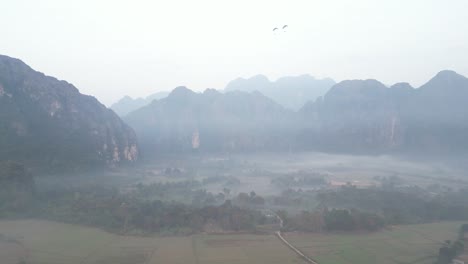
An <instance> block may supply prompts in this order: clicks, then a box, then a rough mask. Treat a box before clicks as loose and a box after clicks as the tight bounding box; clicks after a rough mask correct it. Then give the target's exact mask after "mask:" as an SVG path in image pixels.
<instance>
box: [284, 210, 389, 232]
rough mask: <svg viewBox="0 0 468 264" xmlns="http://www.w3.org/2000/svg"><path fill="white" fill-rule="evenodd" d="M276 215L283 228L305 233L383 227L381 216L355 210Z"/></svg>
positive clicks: (371, 229)
mask: <svg viewBox="0 0 468 264" xmlns="http://www.w3.org/2000/svg"><path fill="white" fill-rule="evenodd" d="M278 215H280V217H281V218H282V219H283V221H284V228H286V229H288V230H299V231H306V232H322V231H329V232H333V231H356V230H368V231H375V230H378V229H380V228H382V227H383V226H384V225H385V220H384V219H383V217H382V216H379V215H377V214H373V213H367V212H363V211H359V210H356V209H353V210H347V209H331V210H328V209H324V210H316V211H313V212H310V211H302V212H301V213H300V214H297V215H294V216H288V214H287V213H286V212H285V211H280V212H279V213H278Z"/></svg>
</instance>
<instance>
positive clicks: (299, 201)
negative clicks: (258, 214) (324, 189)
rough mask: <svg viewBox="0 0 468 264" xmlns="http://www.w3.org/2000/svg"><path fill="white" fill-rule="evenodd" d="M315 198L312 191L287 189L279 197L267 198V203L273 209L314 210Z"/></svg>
mask: <svg viewBox="0 0 468 264" xmlns="http://www.w3.org/2000/svg"><path fill="white" fill-rule="evenodd" d="M315 196H316V193H315V192H314V191H310V190H307V191H303V190H302V189H298V190H294V189H287V190H284V191H283V192H281V194H280V195H275V196H272V197H268V199H267V202H268V203H269V204H270V205H272V206H274V207H278V206H279V207H297V208H315V207H316V205H317V204H316V198H315Z"/></svg>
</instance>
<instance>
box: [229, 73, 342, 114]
mask: <svg viewBox="0 0 468 264" xmlns="http://www.w3.org/2000/svg"><path fill="white" fill-rule="evenodd" d="M334 84H335V81H333V80H332V79H315V78H314V77H312V76H310V75H301V76H295V77H283V78H280V79H278V80H277V81H275V82H271V81H270V80H268V78H267V77H265V76H263V75H257V76H254V77H252V78H249V79H243V78H239V79H236V80H233V81H231V82H230V83H228V85H227V86H226V88H225V89H224V90H225V91H236V90H237V91H247V92H252V91H259V92H261V93H262V94H264V95H266V96H267V97H269V98H271V99H273V100H274V101H276V102H277V103H279V104H281V105H282V106H284V107H286V108H288V109H291V110H299V109H300V108H301V107H302V106H304V104H305V103H306V102H308V101H315V100H316V99H317V98H318V97H320V96H323V95H324V94H325V93H326V92H327V91H328V90H329V89H330V88H331V87H332V86H333V85H334Z"/></svg>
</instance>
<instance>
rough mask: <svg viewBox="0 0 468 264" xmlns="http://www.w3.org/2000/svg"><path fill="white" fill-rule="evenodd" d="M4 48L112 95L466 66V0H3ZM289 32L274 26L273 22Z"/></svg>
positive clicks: (421, 78)
mask: <svg viewBox="0 0 468 264" xmlns="http://www.w3.org/2000/svg"><path fill="white" fill-rule="evenodd" d="M0 8H1V15H0V53H1V54H4V55H8V56H12V57H17V58H20V59H22V60H23V61H24V62H26V63H27V64H29V65H30V66H32V67H33V68H34V69H36V70H38V71H41V72H44V73H46V74H47V75H52V76H55V77H57V78H59V79H64V80H67V81H69V82H71V83H73V84H74V85H75V86H77V88H78V89H80V91H81V92H82V93H85V94H91V95H94V96H96V97H97V98H98V99H99V100H101V102H103V103H105V104H107V105H109V104H110V103H112V102H114V101H115V100H117V99H119V98H120V97H122V96H123V95H130V96H133V97H137V96H146V95H148V94H150V93H153V92H156V91H162V90H170V89H172V88H174V87H176V86H179V85H186V86H188V87H189V88H191V89H194V90H204V89H205V88H208V87H212V88H224V86H225V85H226V83H227V82H228V81H230V80H232V79H234V78H237V77H250V76H252V75H256V74H265V75H267V76H268V77H269V78H270V79H276V78H278V77H281V76H284V75H299V74H304V73H309V74H311V75H314V76H316V77H331V78H334V79H335V80H337V81H340V80H343V79H350V78H352V79H365V78H375V79H378V80H380V81H382V82H384V83H385V84H393V83H395V82H399V81H408V82H410V83H411V84H412V85H414V86H419V85H421V84H422V83H423V82H425V81H427V80H428V79H429V78H431V77H432V76H433V75H434V74H436V73H437V72H438V71H440V70H442V69H452V70H455V71H457V72H459V73H461V74H463V75H467V76H468V15H467V14H468V1H467V0H385V1H383V0H382V1H379V0H283V1H273V0H233V1H223V0H167V1H161V0H153V1H143V0H132V1H119V0H75V1H65V0H40V1H39V0H29V1H25V0H0ZM283 24H288V25H289V30H288V31H287V32H285V33H281V34H273V32H272V29H273V28H274V27H281V26H282V25H283Z"/></svg>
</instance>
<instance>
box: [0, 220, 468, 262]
mask: <svg viewBox="0 0 468 264" xmlns="http://www.w3.org/2000/svg"><path fill="white" fill-rule="evenodd" d="M460 225H461V223H459V222H443V223H434V224H423V225H409V226H396V227H392V228H391V229H388V230H385V231H381V232H375V233H361V234H331V235H325V234H304V233H286V234H285V237H286V239H287V240H288V241H289V242H291V243H292V244H293V245H295V246H296V247H298V248H299V249H300V250H302V251H303V252H304V253H306V254H307V255H308V256H311V257H313V258H314V259H315V260H317V261H318V262H319V263H320V264H367V263H369V264H393V263H416V264H419V263H420V264H426V263H432V262H433V261H434V257H435V256H436V254H437V252H438V249H439V247H440V245H441V244H442V243H443V241H444V240H447V239H453V238H455V237H456V235H457V231H458V228H459V227H460ZM0 258H1V259H2V264H10V263H11V264H17V263H19V261H25V262H23V263H27V264H156V263H158V264H160V263H163V264H166V263H167V264H176V263H180V264H192V263H193V264H215V263H232V264H234V263H235V264H244V263H246V264H247V263H260V264H261V263H269V264H270V263H273V264H274V263H278V264H280V263H281V264H288V263H291V264H292V263H300V264H304V263H306V262H305V261H304V260H302V259H301V258H299V257H298V256H297V255H296V254H295V253H294V252H293V251H291V250H290V249H289V248H288V247H286V246H285V245H284V244H283V243H282V242H281V241H280V240H279V239H278V238H277V237H275V236H274V235H254V234H224V235H214V234H199V235H194V236H188V237H132V236H118V235H114V234H110V233H107V232H104V231H101V230H99V229H95V228H88V227H82V226H77V225H69V224H62V223H56V222H50V221H42V220H21V221H0Z"/></svg>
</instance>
